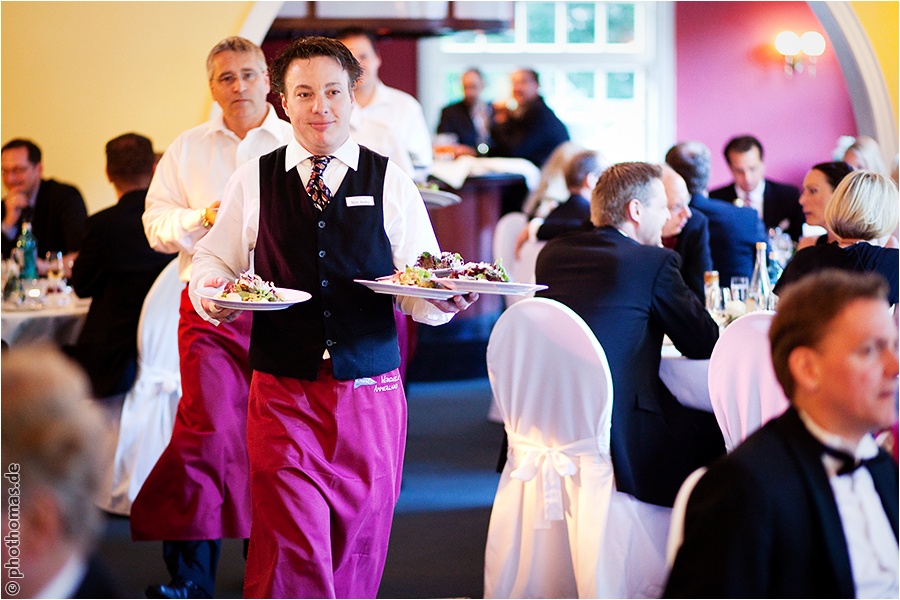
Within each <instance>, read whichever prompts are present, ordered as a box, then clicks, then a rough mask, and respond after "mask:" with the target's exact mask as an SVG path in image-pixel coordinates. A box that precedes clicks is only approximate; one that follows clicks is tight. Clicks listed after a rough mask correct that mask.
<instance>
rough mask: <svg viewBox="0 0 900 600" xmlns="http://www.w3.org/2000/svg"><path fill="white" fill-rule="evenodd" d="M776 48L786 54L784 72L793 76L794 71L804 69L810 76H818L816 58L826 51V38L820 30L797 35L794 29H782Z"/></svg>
mask: <svg viewBox="0 0 900 600" xmlns="http://www.w3.org/2000/svg"><path fill="white" fill-rule="evenodd" d="M775 49H776V50H778V53H779V54H781V55H782V56H784V73H785V75H787V76H788V77H793V75H794V72H795V71H796V72H797V73H802V72H803V70H804V69H806V72H807V73H808V74H809V76H810V77H815V76H816V58H817V57H819V56H822V53H823V52H825V38H824V37H823V36H822V34H821V33H819V32H818V31H807V32H806V33H804V34H803V35H797V34H796V33H794V32H793V31H782V32H781V33H779V34H778V35H777V36H776V37H775Z"/></svg>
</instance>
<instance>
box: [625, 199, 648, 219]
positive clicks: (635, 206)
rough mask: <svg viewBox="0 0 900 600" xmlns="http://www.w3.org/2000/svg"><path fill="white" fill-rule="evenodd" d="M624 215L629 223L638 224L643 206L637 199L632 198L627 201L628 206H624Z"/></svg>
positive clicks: (642, 212)
mask: <svg viewBox="0 0 900 600" xmlns="http://www.w3.org/2000/svg"><path fill="white" fill-rule="evenodd" d="M625 214H626V215H627V216H628V219H629V220H630V221H633V222H634V223H640V222H641V217H642V216H643V214H644V205H643V204H641V201H640V200H638V199H637V198H632V199H631V200H629V201H628V204H626V205H625Z"/></svg>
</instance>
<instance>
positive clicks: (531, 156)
mask: <svg viewBox="0 0 900 600" xmlns="http://www.w3.org/2000/svg"><path fill="white" fill-rule="evenodd" d="M491 137H492V138H493V140H494V144H493V145H492V146H491V151H490V155H491V156H511V157H514V158H526V159H528V160H530V161H531V162H533V163H534V164H535V165H537V166H538V167H542V166H543V165H544V163H545V162H546V161H547V158H549V157H550V154H552V153H553V151H554V150H555V149H556V147H557V146H559V145H560V144H562V143H563V142H566V141H568V140H569V131H568V130H567V129H566V126H565V125H564V124H563V122H562V121H560V120H559V117H557V116H556V114H555V113H554V112H553V110H552V109H551V108H550V107H549V106H547V104H546V103H545V102H544V99H543V98H541V97H540V96H538V97H537V98H536V99H535V100H534V102H532V103H531V104H530V105H529V106H528V108H526V109H525V111H524V113H522V114H521V115H520V116H514V115H510V116H509V118H508V119H507V120H506V122H505V123H495V124H494V126H493V128H492V129H491Z"/></svg>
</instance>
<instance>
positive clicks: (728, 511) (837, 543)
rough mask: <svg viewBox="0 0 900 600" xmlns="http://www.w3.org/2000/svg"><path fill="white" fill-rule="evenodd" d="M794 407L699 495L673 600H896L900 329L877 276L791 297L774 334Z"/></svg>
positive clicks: (723, 465) (799, 289)
mask: <svg viewBox="0 0 900 600" xmlns="http://www.w3.org/2000/svg"><path fill="white" fill-rule="evenodd" d="M769 340H770V342H771V347H772V362H773V363H774V366H775V373H776V375H777V377H778V381H779V383H781V385H782V387H783V388H784V391H785V393H786V394H787V396H788V397H789V398H790V399H791V406H790V408H788V409H787V411H786V412H785V413H784V414H783V415H782V416H780V417H778V418H776V419H773V420H772V421H770V422H769V423H767V424H766V425H764V426H763V427H762V428H761V429H760V430H758V431H757V432H756V433H754V434H753V435H751V436H750V437H749V438H747V440H746V441H745V442H744V443H743V444H742V445H741V446H739V447H738V448H737V449H736V450H735V451H734V452H733V453H731V454H730V455H729V456H728V457H727V458H725V459H724V460H722V461H720V462H718V463H717V464H715V465H713V466H712V467H711V468H710V470H709V471H708V472H707V473H706V474H705V475H704V476H703V477H702V478H701V479H700V481H699V482H698V483H697V486H696V487H695V488H694V490H693V492H692V493H691V496H690V499H689V501H688V505H687V512H686V514H685V523H684V525H685V528H684V543H683V545H682V546H681V549H680V550H679V552H678V555H677V557H676V559H675V564H674V568H673V570H672V574H671V576H670V578H669V582H668V585H667V588H666V594H665V595H666V596H667V597H677V598H853V597H857V598H896V597H897V596H898V584H897V580H898V562H900V560H898V544H897V505H898V484H897V464H896V463H895V462H894V461H893V460H892V459H891V458H890V456H889V455H888V454H887V453H885V452H884V451H883V450H882V449H880V448H879V447H878V445H877V444H876V443H875V439H874V438H873V436H872V434H873V433H874V432H876V431H878V430H881V429H884V428H887V427H890V426H891V425H892V424H894V423H895V422H896V420H897V373H898V361H897V324H896V322H895V321H894V319H893V318H892V317H891V314H890V312H889V310H888V303H887V286H886V284H885V282H884V281H883V280H882V279H881V278H880V277H878V276H877V275H873V274H856V273H846V272H839V271H834V270H832V271H823V272H821V273H816V274H814V275H810V276H809V277H807V278H805V279H803V280H802V281H800V282H798V283H796V284H795V285H794V286H792V287H791V288H790V289H789V290H788V291H787V292H785V294H784V296H782V298H781V300H780V302H779V304H778V314H776V315H775V319H774V321H773V322H772V326H771V329H770V331H769Z"/></svg>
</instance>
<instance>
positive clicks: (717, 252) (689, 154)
mask: <svg viewBox="0 0 900 600" xmlns="http://www.w3.org/2000/svg"><path fill="white" fill-rule="evenodd" d="M666 164H668V165H669V166H670V167H672V168H673V169H674V170H675V172H676V173H678V174H679V175H681V177H682V178H683V179H684V181H685V183H686V184H687V187H688V192H690V194H691V208H692V209H693V210H695V211H696V212H701V213H703V214H704V215H706V218H707V219H709V251H710V254H711V255H712V263H713V268H714V269H715V270H717V271H718V272H719V278H720V280H721V281H722V285H725V286H728V285H729V284H730V282H731V278H732V277H750V275H751V274H752V273H753V263H754V261H755V259H756V242H764V241H766V231H765V228H764V227H763V223H762V221H761V220H760V218H759V215H758V214H757V213H756V211H754V210H753V209H752V208H748V207H746V206H745V207H738V206H735V205H734V204H731V203H727V202H718V201H716V200H710V199H709V197H708V196H707V195H706V186H707V185H708V184H709V169H710V153H709V148H707V147H706V146H705V145H704V144H702V143H701V142H697V141H686V142H679V143H678V144H676V145H674V146H672V148H670V149H669V151H668V152H667V153H666Z"/></svg>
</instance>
